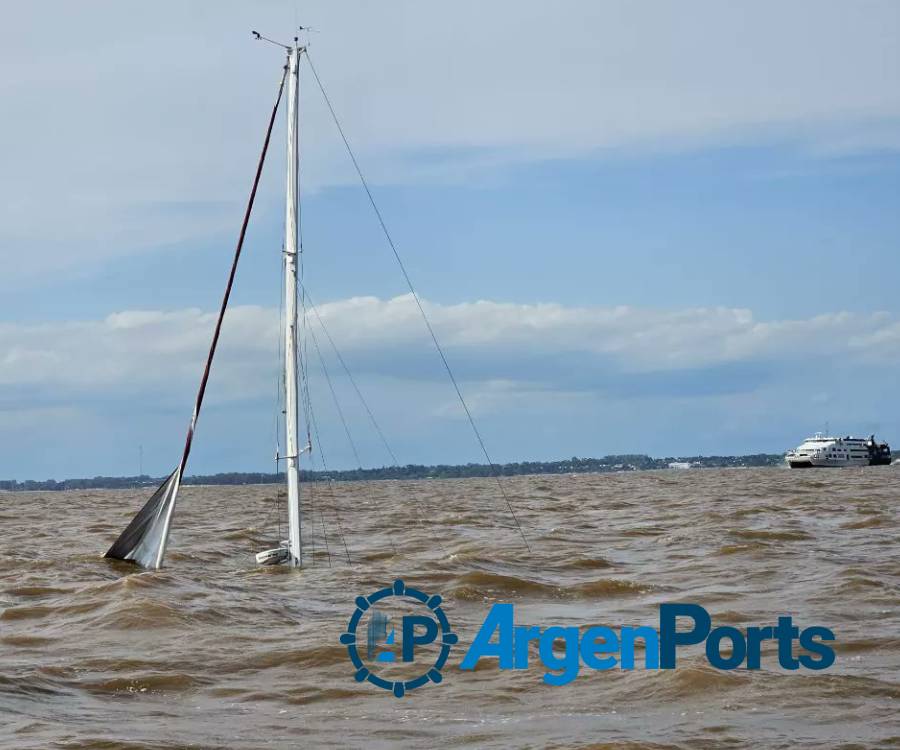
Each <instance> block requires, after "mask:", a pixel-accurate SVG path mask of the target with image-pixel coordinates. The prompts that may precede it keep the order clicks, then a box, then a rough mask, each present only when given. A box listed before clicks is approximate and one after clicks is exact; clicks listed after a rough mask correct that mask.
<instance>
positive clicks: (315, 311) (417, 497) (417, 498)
mask: <svg viewBox="0 0 900 750" xmlns="http://www.w3.org/2000/svg"><path fill="white" fill-rule="evenodd" d="M303 294H304V297H305V298H306V299H308V300H309V309H310V310H312V312H313V315H315V317H316V320H317V321H318V323H319V326H320V327H321V329H322V332H323V333H324V334H325V337H326V338H327V339H328V343H329V344H330V345H331V348H332V350H333V351H334V354H335V356H336V357H337V360H338V362H339V363H340V365H341V367H342V368H343V370H344V374H345V375H346V376H347V380H348V381H350V385H352V386H353V390H354V391H355V392H356V395H357V396H358V397H359V400H360V402H361V403H362V405H363V408H364V409H365V411H366V414H368V416H369V421H370V422H371V423H372V426H373V427H374V428H375V432H376V433H377V434H378V437H379V438H380V439H381V442H382V444H383V445H384V447H385V450H387V452H388V455H389V456H390V457H391V460H392V461H393V465H394V467H396V468H398V469H399V468H400V462H399V461H398V460H397V456H396V454H395V453H394V450H393V449H392V448H391V445H390V443H388V440H387V437H386V436H385V434H384V431H383V430H382V429H381V425H380V424H378V420H377V419H375V414H374V413H373V412H372V409H371V408H370V407H369V402H368V401H367V400H366V398H365V396H363V394H362V391H361V390H360V388H359V385H357V383H356V378H354V377H353V374H352V373H351V372H350V368H349V367H348V366H347V363H346V361H345V360H344V357H343V355H342V354H341V351H340V349H338V347H337V344H336V343H335V341H334V339H333V338H332V336H331V333H330V332H329V330H328V328H327V327H326V325H325V321H324V320H322V316H321V315H320V314H319V309H318V307H316V304H315V302H314V301H313V299H312V296H311V295H310V293H309V291H308V290H307V289H306V288H305V287H304V288H303ZM412 494H413V496H414V500H415V502H414V503H413V511H414V512H415V514H416V520H417V521H418V522H419V525H420V526H424V523H423V522H422V517H421V515H420V513H419V507H418V506H419V505H420V504H422V498H421V496H420V495H418V494H417V493H415V491H413V493H412ZM438 494H441V493H440V491H438ZM442 499H443V498H442ZM434 523H435V521H434V519H433V518H432V528H433V527H434ZM435 541H436V542H437V543H438V546H439V547H440V548H441V550H442V551H443V552H445V553H446V552H447V550H446V548H445V547H444V545H443V542H442V541H441V538H440V535H437V536H436V537H435Z"/></svg>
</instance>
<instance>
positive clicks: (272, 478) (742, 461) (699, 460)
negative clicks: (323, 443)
mask: <svg viewBox="0 0 900 750" xmlns="http://www.w3.org/2000/svg"><path fill="white" fill-rule="evenodd" d="M783 462H784V455H783V454H781V453H754V454H751V455H746V456H680V457H672V456H669V457H667V458H651V457H650V456H645V455H642V454H628V455H616V456H604V457H603V458H577V457H572V458H570V459H566V460H562V461H522V462H517V463H508V464H496V466H495V469H492V468H491V466H490V465H489V464H436V465H432V466H424V465H421V464H409V465H407V466H384V467H381V468H378V469H348V470H340V471H313V472H310V471H302V472H301V473H300V475H301V479H302V480H306V481H309V480H321V481H329V480H335V481H341V482H359V481H372V480H382V479H393V480H397V479H465V478H468V477H490V476H492V475H494V474H495V473H496V474H499V475H500V476H504V477H513V476H528V475H533V474H588V473H615V472H625V471H646V470H648V469H668V468H670V464H678V465H679V466H678V468H687V466H690V467H691V468H692V469H721V468H728V467H751V466H779V465H781V464H782V463H783ZM283 478H284V475H283V474H266V473H260V472H222V473H219V474H206V475H203V474H198V475H194V476H189V477H185V479H184V482H183V484H186V485H200V484H206V485H246V484H275V483H277V482H281V481H283ZM164 479H165V477H151V476H147V475H142V476H131V477H93V478H90V479H64V480H61V481H56V480H55V479H48V480H44V481H37V480H32V479H28V480H25V481H23V482H18V481H16V480H15V479H9V480H0V491H3V490H6V491H7V492H28V491H47V490H49V491H58V490H99V489H134V488H137V487H151V486H156V485H158V484H161V483H162V482H163V480H164Z"/></svg>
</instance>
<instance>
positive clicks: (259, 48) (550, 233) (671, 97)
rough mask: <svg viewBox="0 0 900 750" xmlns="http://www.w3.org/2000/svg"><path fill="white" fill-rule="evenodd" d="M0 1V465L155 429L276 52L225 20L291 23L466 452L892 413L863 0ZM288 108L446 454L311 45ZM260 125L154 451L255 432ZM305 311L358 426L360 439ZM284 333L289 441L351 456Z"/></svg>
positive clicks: (340, 318)
mask: <svg viewBox="0 0 900 750" xmlns="http://www.w3.org/2000/svg"><path fill="white" fill-rule="evenodd" d="M4 17H5V21H6V23H5V26H6V27H7V28H8V29H9V30H10V32H9V33H8V34H7V35H6V37H5V41H4V45H3V47H2V48H0V99H2V102H3V113H2V114H3V117H2V132H3V138H2V139H0V163H2V164H3V169H2V170H0V268H2V271H3V272H2V274H0V446H2V450H0V479H7V478H8V479H19V480H23V479H29V478H31V479H45V478H55V479H63V478H66V477H82V476H94V475H100V474H103V475H131V474H136V473H137V471H138V469H139V467H140V466H142V467H143V469H144V471H145V472H147V473H150V474H153V475H162V474H165V473H167V472H168V471H170V470H171V468H172V466H174V464H175V462H177V460H178V459H179V457H180V445H181V444H182V441H183V437H184V431H185V429H186V427H187V422H188V419H189V417H190V411H191V408H192V405H193V397H194V393H195V390H196V387H197V382H198V380H199V376H200V373H201V370H202V366H203V361H204V357H205V352H206V348H207V347H208V342H209V337H210V335H211V332H212V326H213V325H214V321H215V311H216V309H217V307H218V304H219V300H220V299H221V294H222V290H223V288H224V283H225V279H226V275H227V271H228V266H229V263H230V257H231V254H232V252H233V248H234V242H235V239H236V235H237V231H238V229H239V225H240V220H241V217H242V211H243V205H244V202H245V200H246V197H247V193H248V191H249V188H250V183H251V180H252V175H253V169H254V167H255V160H256V156H257V154H258V150H259V147H260V145H261V141H262V136H263V134H264V128H265V124H266V118H267V117H268V113H269V110H270V107H271V103H272V100H273V97H274V94H275V90H276V86H277V82H278V79H279V77H280V73H281V64H282V58H281V53H280V52H279V50H278V49H277V48H275V47H272V46H270V45H266V44H264V43H260V42H255V41H253V40H252V39H251V37H250V31H251V29H256V30H259V31H260V32H261V33H263V34H265V35H267V36H272V37H276V38H279V39H289V38H290V36H291V35H292V29H293V28H294V27H295V26H296V25H297V24H302V25H306V26H311V27H313V28H314V29H316V31H315V32H314V33H309V34H308V35H306V36H305V37H304V39H305V40H306V41H308V43H309V45H310V56H311V59H312V60H313V62H314V64H315V65H316V68H317V70H318V72H319V74H320V76H321V78H322V81H323V83H324V84H325V86H326V88H327V90H328V93H329V96H330V97H331V100H332V102H333V104H334V106H335V109H336V110H337V112H338V115H339V117H340V118H341V120H342V123H343V126H344V129H345V131H346V133H347V135H348V137H349V139H350V141H351V143H352V144H353V147H354V149H355V150H356V152H357V155H358V158H359V161H360V164H361V166H362V168H363V170H364V171H365V173H366V174H367V176H368V179H369V182H370V184H371V187H372V190H373V193H374V195H375V197H376V200H377V201H378V203H379V205H380V207H381V210H382V213H383V215H384V217H385V220H386V222H387V224H388V226H389V227H390V229H391V232H392V234H393V236H394V239H395V241H396V244H397V247H398V250H399V252H400V254H401V256H402V257H403V259H404V261H405V263H406V266H407V269H408V271H409V273H410V276H411V278H412V279H413V282H414V283H415V285H416V289H417V291H418V293H419V295H420V297H421V298H422V300H423V302H424V305H425V308H426V310H427V312H428V314H429V316H430V317H431V319H432V321H433V324H434V328H435V331H436V333H437V335H438V338H439V339H440V340H441V342H442V344H443V345H444V347H445V350H446V353H447V357H448V360H449V362H450V364H451V366H452V367H453V370H454V372H455V374H456V376H457V378H458V380H459V383H460V387H461V389H462V392H463V393H464V395H465V396H466V399H467V401H468V403H469V406H470V408H471V411H472V413H473V415H474V417H475V419H476V420H477V422H478V425H479V428H480V429H481V432H482V433H483V435H484V437H485V442H486V444H487V446H488V449H489V450H490V452H491V454H492V457H493V458H494V459H495V460H497V461H515V460H538V459H547V460H550V459H559V458H566V457H569V456H572V455H577V456H601V455H605V454H609V453H649V454H651V455H655V456H685V455H695V454H720V455H721V454H741V453H751V452H780V451H784V450H786V449H787V448H790V447H793V446H794V445H796V444H799V442H800V441H801V440H802V439H803V438H804V437H806V436H807V435H808V434H811V433H812V432H815V431H816V430H821V429H824V428H825V426H826V424H828V425H829V426H830V427H831V429H832V431H833V432H836V433H840V434H848V433H853V434H861V435H868V434H870V433H872V432H875V433H877V434H878V435H879V436H881V437H884V438H885V439H887V440H889V441H893V442H894V443H896V444H897V445H898V446H900V412H898V407H897V394H898V388H897V377H896V373H897V371H898V369H897V368H898V365H900V297H898V295H897V292H896V289H897V282H898V280H900V252H898V249H900V211H898V210H897V204H898V198H900V86H898V79H900V46H898V45H897V44H896V39H897V38H900V5H898V4H897V3H895V2H890V1H888V2H876V1H874V0H871V1H870V0H861V1H860V2H854V3H848V2H822V1H821V0H818V1H815V2H804V1H802V0H798V1H796V2H792V3H779V2H754V3H749V2H748V3H721V2H713V1H710V2H704V1H701V0H688V1H687V2H681V3H674V2H663V1H662V0H659V1H658V2H653V1H648V2H642V3H634V2H624V1H623V2H611V1H606V0H603V1H601V2H593V1H585V2H581V1H576V0H563V1H562V2H558V3H552V4H548V3H539V2H521V1H520V2H492V3H475V2H465V1H464V2H456V3H452V4H446V3H436V2H389V3H377V4H376V3H365V2H349V1H346V2H345V1H341V2H328V3H326V2H312V1H310V2H305V1H304V2H300V1H299V0H298V1H297V2H294V1H293V0H283V1H281V0H279V1H277V2H276V1H275V0H272V1H265V2H259V3H253V4H250V3H239V2H202V1H198V2H192V3H176V2H167V1H165V0H164V1H161V2H155V3H137V2H130V1H126V2H94V1H92V0H87V1H86V2H82V3H78V4H72V3H64V2H38V3H27V4H8V5H6V6H5V8H4ZM301 118H302V125H301V141H302V157H301V192H302V211H303V237H304V273H305V283H306V286H307V288H308V289H309V292H310V295H311V298H312V300H313V302H314V303H315V304H316V306H317V310H318V312H319V314H320V316H321V318H322V320H323V321H324V323H325V326H326V327H327V329H328V331H329V332H330V333H331V335H332V338H333V339H334V341H335V343H336V344H337V346H338V348H339V350H340V351H341V353H342V355H343V357H344V360H345V362H346V363H347V365H348V367H349V368H350V370H351V372H352V373H353V375H354V378H355V380H356V382H357V384H358V386H359V388H360V390H361V391H362V393H363V394H364V395H365V397H366V399H367V402H368V404H369V406H370V408H371V409H372V412H373V413H374V414H375V416H376V418H377V420H378V422H379V424H380V425H381V427H382V429H383V431H384V433H385V435H386V436H387V438H388V440H389V442H390V445H391V448H392V449H393V452H394V453H395V454H396V456H397V458H398V459H399V460H400V462H401V463H438V462H444V463H463V462H468V461H481V460H482V459H483V457H482V455H481V453H480V450H479V448H478V444H477V442H476V441H475V440H474V437H473V435H472V432H471V430H470V428H469V426H468V424H467V423H466V421H465V417H464V414H463V413H462V410H461V408H460V405H459V403H458V402H457V401H456V396H455V393H454V391H453V388H452V385H451V384H450V383H449V382H448V380H447V377H446V374H445V373H444V371H443V369H442V366H441V362H440V359H439V358H438V357H437V354H436V353H435V351H434V349H433V347H432V346H431V343H430V340H429V338H428V335H427V331H426V330H425V329H424V326H423V324H422V321H421V319H420V318H419V317H418V313H417V310H416V308H415V305H414V302H413V300H411V298H410V297H409V296H408V290H407V288H406V286H405V283H404V280H403V277H402V274H401V273H400V270H399V269H398V267H397V265H396V263H395V261H394V259H393V256H392V254H391V251H390V248H389V247H388V246H387V244H386V243H385V240H384V237H383V236H382V235H381V233H380V229H379V226H378V223H377V220H376V219H375V217H374V216H373V214H372V211H371V208H370V206H369V205H368V203H367V199H366V196H365V193H364V192H363V191H362V190H361V188H360V186H359V183H358V181H357V179H356V176H355V173H354V172H353V169H352V165H351V164H350V162H349V161H348V159H347V156H346V154H345V153H344V152H343V145H342V143H341V141H340V138H339V136H338V134H337V133H336V131H335V128H334V126H333V124H332V123H331V121H330V119H329V115H328V111H327V109H326V108H325V106H324V103H323V101H322V97H321V95H320V94H319V92H318V90H317V89H316V87H315V82H314V80H313V79H312V77H311V75H310V74H309V68H308V66H307V67H304V69H303V73H302V79H301ZM284 137H285V134H284V121H283V117H279V121H278V126H277V127H276V131H275V135H274V140H273V147H272V151H271V152H270V159H269V161H268V162H267V164H266V169H265V172H264V175H263V182H262V185H261V188H260V194H259V197H258V202H257V207H256V210H255V213H254V216H253V218H252V221H251V226H250V231H249V233H248V238H247V244H246V246H245V251H244V257H243V259H242V261H241V267H240V269H239V271H238V277H237V282H236V288H235V293H234V296H233V298H232V308H231V310H230V312H229V314H228V316H227V317H226V321H225V327H224V332H223V337H222V340H221V343H220V349H219V353H218V355H217V361H216V365H215V367H214V370H213V374H212V379H211V381H210V386H209V391H208V394H207V401H206V404H205V406H204V411H203V413H202V415H201V418H200V424H199V427H198V432H197V437H196V439H195V441H194V452H193V454H192V457H191V462H190V465H189V467H188V472H189V473H211V472H217V471H231V470H235V471H270V470H272V467H273V455H274V452H275V434H276V431H277V430H276V417H277V411H278V406H277V404H276V392H277V372H278V360H277V356H278V345H277V341H278V335H279V334H278V332H279V324H278V317H279V299H280V284H281V275H280V262H281V260H280V243H281V235H282V232H283V215H282V214H283V200H284V199H283V190H284V188H283V182H284V153H283V151H284ZM318 325H319V324H318V323H317V322H315V320H314V319H313V318H310V328H311V329H312V330H313V331H316V332H317V340H318V341H319V344H320V347H321V349H322V355H323V356H322V359H323V360H324V363H325V367H326V369H327V371H328V372H329V374H330V375H331V377H332V380H333V383H334V386H335V391H336V393H337V395H338V397H339V402H340V405H341V408H342V411H343V414H344V416H345V418H346V420H347V423H348V425H349V427H350V429H351V434H352V436H353V438H354V441H355V447H356V449H357V454H358V455H359V461H360V463H362V464H364V465H366V466H381V465H385V464H389V463H390V462H391V459H390V457H389V456H388V455H387V452H386V450H385V448H384V446H383V445H382V444H381V441H380V439H379V438H378V435H377V433H375V431H374V430H373V429H372V427H371V425H370V423H369V421H368V416H367V415H366V412H365V408H364V407H363V405H362V404H361V403H360V402H359V400H358V399H357V397H356V395H355V392H354V390H353V388H352V385H351V383H350V382H349V381H348V379H347V377H346V375H345V374H344V373H343V372H342V370H341V367H340V364H339V363H338V362H337V361H336V358H335V355H334V352H333V351H331V350H330V347H329V346H328V344H327V339H326V338H325V337H324V334H323V332H322V329H321V328H319V327H318ZM309 346H310V347H312V343H310V344H309ZM307 355H308V358H307V365H308V369H309V378H310V393H311V396H312V400H313V405H314V410H315V413H316V418H317V420H316V421H317V424H318V426H319V428H320V431H321V445H322V451H321V453H322V454H324V456H325V458H326V460H327V462H328V465H330V466H334V467H352V466H354V465H356V463H357V459H356V455H355V454H354V451H353V447H352V446H351V445H350V444H349V442H348V441H347V439H346V437H345V435H344V431H343V427H342V425H341V420H340V415H339V414H338V412H337V410H336V408H335V406H334V403H333V401H332V398H331V394H330V391H329V389H328V385H327V382H326V380H325V378H324V376H323V370H322V364H321V362H320V361H319V358H318V357H317V355H316V354H315V352H314V351H307ZM315 460H316V461H317V462H319V463H317V464H316V466H317V468H321V460H322V455H319V454H317V455H316V457H315ZM141 462H142V463H141Z"/></svg>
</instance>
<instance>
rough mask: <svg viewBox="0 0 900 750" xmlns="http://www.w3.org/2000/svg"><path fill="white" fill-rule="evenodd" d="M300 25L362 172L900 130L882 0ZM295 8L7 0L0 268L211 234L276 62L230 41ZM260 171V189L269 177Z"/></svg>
mask: <svg viewBox="0 0 900 750" xmlns="http://www.w3.org/2000/svg"><path fill="white" fill-rule="evenodd" d="M302 13H303V16H304V18H303V19H302V20H306V19H307V17H308V18H309V20H306V22H307V23H311V24H313V25H315V26H317V27H318V28H320V29H321V30H322V33H321V34H318V35H314V36H313V39H312V43H313V51H314V54H315V57H316V59H317V60H318V67H319V69H320V73H321V74H322V76H323V78H324V79H325V81H326V84H327V85H328V86H329V87H330V90H331V94H332V98H333V99H334V102H335V105H336V106H337V108H338V110H339V112H340V113H341V115H342V117H343V118H344V120H345V124H346V128H347V131H348V133H349V134H350V136H351V138H352V140H353V142H354V143H355V144H356V146H357V147H358V148H359V150H360V152H361V154H362V157H363V161H364V163H365V164H366V166H367V169H368V170H369V172H370V173H371V174H372V176H373V178H374V179H375V180H381V181H397V180H422V179H446V178H447V177H448V175H449V176H450V177H451V178H456V179H459V178H461V177H463V176H465V175H470V174H471V171H472V170H473V169H474V170H485V169H487V170H490V169H492V168H494V167H496V166H497V165H498V164H504V163H508V162H510V161H532V160H538V159H546V158H554V157H565V156H579V155H584V154H587V153H593V152H596V151H597V150H598V149H623V148H624V149H637V150H642V149H645V148H648V147H650V148H668V149H671V148H684V147H692V146H697V145H700V144H708V143H709V142H711V141H712V142H717V143H723V142H724V143H734V142H743V141H747V140H758V139H760V138H764V139H770V138H773V137H775V138H788V139H791V140H797V141H800V142H808V143H809V145H810V147H811V148H812V149H814V150H816V151H818V152H823V153H833V152H835V151H838V152H844V151H846V150H851V151H859V150H865V149H866V148H869V147H874V148H881V147H891V148H893V147H895V146H896V143H897V142H898V141H900V137H898V133H900V127H898V122H900V89H898V87H897V86H896V72H897V70H898V69H900V46H898V45H897V44H896V29H897V26H898V17H900V10H898V6H897V4H896V3H893V2H890V1H884V2H868V3H866V4H865V5H864V6H861V5H859V4H852V3H851V4H848V3H842V2H818V1H813V0H806V1H805V2H793V3H787V4H786V3H776V2H757V3H752V4H748V3H743V4H733V3H721V2H715V1H713V0H702V1H701V0H694V1H693V2H688V3H671V2H655V3H652V2H651V3H630V2H624V1H620V2H606V3H595V2H589V1H587V0H585V1H584V2H576V1H575V0H569V1H567V2H563V3H554V4H547V3H538V2H511V1H510V2H494V3H475V2H471V1H469V2H461V3H453V4H438V3H421V2H411V1H408V2H398V3H391V4H384V3H378V4H373V3H364V2H355V3H349V2H348V3H340V4H337V3H325V2H312V3H303V7H302ZM293 15H294V11H293V8H290V7H288V6H287V5H285V6H281V5H278V4H258V3H254V4H246V3H238V2H206V3H202V2H198V3H173V2H157V3H152V4H139V3H120V2H95V3H91V4H87V5H86V4H71V3H64V2H56V3H52V2H51V3H39V4H28V3H25V4H18V5H16V6H10V7H8V8H6V9H5V16H4V21H5V25H6V27H7V28H8V29H10V30H11V33H9V34H8V35H7V36H6V38H5V41H4V45H3V48H2V49H0V70H2V71H3V73H2V74H0V92H2V95H3V100H4V139H3V142H2V144H0V159H2V163H3V165H4V169H3V172H2V176H0V261H2V262H3V266H4V270H5V274H4V276H5V278H6V279H7V280H9V279H11V278H15V277H21V276H22V275H28V274H36V273H39V272H41V271H43V270H45V269H46V267H47V262H46V258H47V256H48V254H49V255H52V257H53V259H54V267H55V268H56V269H62V268H65V267H67V266H69V267H71V266H78V265H80V264H84V263H98V262H102V261H104V260H106V259H109V258H111V257H115V256H118V255H121V254H125V253H133V252H139V251H141V250H142V249H146V248H147V247H150V246H153V245H158V244H162V243H167V244H168V243H174V242H180V241H185V240H190V239H193V238H197V237H200V236H207V237H208V236H209V235H210V234H214V233H216V232H218V231H222V230H224V229H225V228H228V229H233V224H234V219H233V216H234V215H235V214H234V212H235V210H236V209H235V206H236V205H237V204H239V203H240V202H241V201H242V200H243V199H244V196H245V193H246V191H247V188H248V182H249V175H250V174H251V170H252V164H253V163H254V159H255V155H256V151H257V149H258V147H259V142H260V138H261V128H262V125H263V122H264V119H265V116H266V113H267V110H268V107H269V106H270V100H271V98H272V96H273V94H274V86H275V75H276V74H277V73H278V59H279V53H278V51H277V50H275V49H274V48H269V47H266V46H264V45H260V44H254V43H252V42H251V41H250V40H249V30H250V29H251V28H256V27H259V28H260V29H262V30H265V31H269V32H270V33H272V34H273V35H276V36H278V35H279V32H281V35H284V31H285V30H286V29H287V28H288V27H289V26H290V25H291V24H292V23H293V22H294V17H293ZM311 83H312V82H311V81H309V80H308V81H307V82H306V84H305V85H306V87H305V89H304V94H303V102H304V107H305V112H306V114H308V115H309V117H308V119H307V121H306V122H305V125H304V143H305V145H306V146H307V148H306V150H305V154H306V157H305V159H306V160H305V163H304V179H305V180H306V184H307V186H312V187H315V186H317V185H318V186H321V185H332V184H336V183H342V182H345V181H346V180H347V179H349V178H350V171H349V166H348V165H347V163H346V160H345V158H344V156H343V154H342V153H341V146H340V144H339V142H338V141H337V139H336V137H335V135H334V133H333V131H332V126H331V124H330V123H329V122H328V121H327V116H326V113H325V111H324V109H323V107H322V104H321V102H319V101H318V98H317V95H316V94H315V92H314V91H312V85H311ZM276 143H279V141H276ZM275 151H276V154H275V158H274V162H275V164H274V166H276V167H277V163H278V160H279V154H280V149H279V148H276V149H275ZM267 179H268V180H270V181H269V182H268V183H267V185H269V186H270V187H271V190H272V192H273V193H274V192H277V190H279V189H280V179H279V178H278V170H277V169H273V170H271V176H270V177H267ZM263 197H265V191H264V194H263ZM63 247H64V248H65V250H64V251H63V250H61V248H63Z"/></svg>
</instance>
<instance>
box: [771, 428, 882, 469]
mask: <svg viewBox="0 0 900 750" xmlns="http://www.w3.org/2000/svg"><path fill="white" fill-rule="evenodd" d="M784 458H785V461H787V462H788V464H789V465H790V467H791V468H792V469H816V468H843V467H847V466H885V465H888V464H890V463H891V448H890V446H889V445H888V444H887V443H878V442H876V440H875V436H874V435H872V436H871V437H869V438H855V437H850V436H849V435H848V436H847V437H826V436H825V435H823V434H822V433H821V432H817V433H816V434H815V435H814V436H813V437H811V438H806V440H804V441H803V443H802V444H801V445H800V447H799V448H795V449H794V450H792V451H788V452H787V453H786V454H785V457H784Z"/></svg>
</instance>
